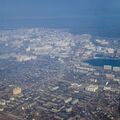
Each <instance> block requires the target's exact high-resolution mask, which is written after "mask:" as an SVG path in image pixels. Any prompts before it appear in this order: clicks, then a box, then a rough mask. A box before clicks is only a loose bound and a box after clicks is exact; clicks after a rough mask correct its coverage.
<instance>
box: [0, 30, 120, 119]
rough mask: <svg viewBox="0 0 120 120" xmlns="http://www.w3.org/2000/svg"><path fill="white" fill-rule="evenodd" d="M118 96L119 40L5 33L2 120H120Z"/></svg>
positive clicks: (0, 42) (0, 65) (0, 69)
mask: <svg viewBox="0 0 120 120" xmlns="http://www.w3.org/2000/svg"><path fill="white" fill-rule="evenodd" d="M100 61H104V62H103V64H99V63H101V62H100ZM92 63H94V64H95V65H94V64H92ZM119 95H120V40H119V39H118V40H117V39H110V38H101V37H94V36H92V35H90V34H81V35H78V34H77V35H74V34H72V33H70V32H69V31H67V30H64V29H48V28H29V29H15V30H5V31H1V32H0V120H24V119H25V120H50V119H52V120H119V110H120V96H119Z"/></svg>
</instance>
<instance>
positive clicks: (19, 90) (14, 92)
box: [13, 87, 22, 95]
mask: <svg viewBox="0 0 120 120" xmlns="http://www.w3.org/2000/svg"><path fill="white" fill-rule="evenodd" d="M21 92H22V89H21V88H20V87H15V88H13V95H19V94H21Z"/></svg>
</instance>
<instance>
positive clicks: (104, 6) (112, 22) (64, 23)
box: [0, 0, 120, 38]
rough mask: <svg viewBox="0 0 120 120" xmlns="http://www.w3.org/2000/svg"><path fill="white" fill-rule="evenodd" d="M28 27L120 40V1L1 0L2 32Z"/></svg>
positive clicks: (0, 23)
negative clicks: (68, 30)
mask: <svg viewBox="0 0 120 120" xmlns="http://www.w3.org/2000/svg"><path fill="white" fill-rule="evenodd" d="M29 27H47V28H68V29H70V31H71V32H73V33H76V34H83V33H88V34H92V35H93V36H94V35H95V36H101V37H102V36H103V37H104V36H105V37H112V38H115V37H117V38H120V0H75V1H74V0H52V1H50V0H19V1H17V0H12V1H10V0H0V29H12V28H29Z"/></svg>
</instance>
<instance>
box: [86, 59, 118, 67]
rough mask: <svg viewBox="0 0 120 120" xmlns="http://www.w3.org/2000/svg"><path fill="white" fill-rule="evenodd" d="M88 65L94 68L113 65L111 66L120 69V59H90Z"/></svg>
mask: <svg viewBox="0 0 120 120" xmlns="http://www.w3.org/2000/svg"><path fill="white" fill-rule="evenodd" d="M85 62H86V63H89V64H90V65H93V66H104V65H111V66H113V67H114V66H119V67H120V59H101V58H98V59H94V58H93V59H90V60H86V61H85Z"/></svg>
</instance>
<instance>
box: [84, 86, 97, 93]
mask: <svg viewBox="0 0 120 120" xmlns="http://www.w3.org/2000/svg"><path fill="white" fill-rule="evenodd" d="M86 90H87V91H90V92H96V91H97V90H98V85H89V86H87V87H86Z"/></svg>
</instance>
